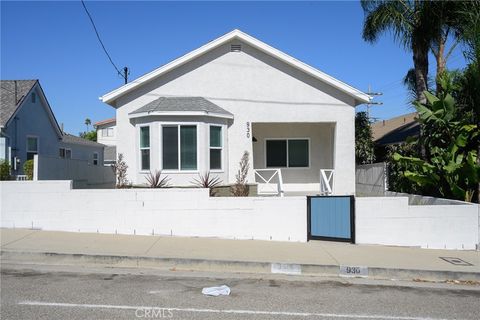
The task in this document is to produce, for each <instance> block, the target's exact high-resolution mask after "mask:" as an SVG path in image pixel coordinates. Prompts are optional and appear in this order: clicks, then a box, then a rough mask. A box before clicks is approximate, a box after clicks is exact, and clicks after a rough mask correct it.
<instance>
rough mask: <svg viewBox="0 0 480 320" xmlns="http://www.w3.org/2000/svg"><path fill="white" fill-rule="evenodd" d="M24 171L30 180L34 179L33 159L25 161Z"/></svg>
mask: <svg viewBox="0 0 480 320" xmlns="http://www.w3.org/2000/svg"><path fill="white" fill-rule="evenodd" d="M23 173H24V174H25V175H26V176H27V179H28V180H33V160H27V161H25V162H24V163H23Z"/></svg>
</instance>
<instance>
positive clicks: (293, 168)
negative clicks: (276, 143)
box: [263, 137, 311, 170]
mask: <svg viewBox="0 0 480 320" xmlns="http://www.w3.org/2000/svg"><path fill="white" fill-rule="evenodd" d="M273 140H285V141H286V142H287V143H286V145H287V166H286V167H279V166H277V167H268V166H267V141H273ZM288 140H307V141H308V166H306V167H290V166H289V165H290V163H289V162H290V159H289V158H288ZM263 150H264V151H263V153H264V154H263V156H264V159H265V168H267V169H274V168H285V169H291V170H298V169H300V170H304V169H310V167H311V161H310V159H311V158H310V155H311V146H310V138H307V137H305V138H304V137H298V138H297V137H292V138H265V141H264V145H263Z"/></svg>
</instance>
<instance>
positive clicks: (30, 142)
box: [27, 137, 38, 152]
mask: <svg viewBox="0 0 480 320" xmlns="http://www.w3.org/2000/svg"><path fill="white" fill-rule="evenodd" d="M27 151H30V152H36V151H38V139H37V138H35V137H28V138H27Z"/></svg>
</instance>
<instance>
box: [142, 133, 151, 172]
mask: <svg viewBox="0 0 480 320" xmlns="http://www.w3.org/2000/svg"><path fill="white" fill-rule="evenodd" d="M140 169H141V170H142V171H143V170H150V127H149V126H146V127H140Z"/></svg>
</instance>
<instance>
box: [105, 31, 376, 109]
mask: <svg viewBox="0 0 480 320" xmlns="http://www.w3.org/2000/svg"><path fill="white" fill-rule="evenodd" d="M234 39H237V40H241V41H243V42H244V43H246V44H248V45H250V46H252V47H254V48H256V49H258V50H260V51H262V52H264V53H266V54H268V55H270V56H272V57H274V58H276V59H278V60H280V61H283V62H284V63H286V64H288V65H290V66H292V67H294V68H297V69H298V70H301V71H303V72H305V73H306V74H308V75H310V76H313V77H314V78H316V79H318V80H320V81H322V82H324V83H327V84H329V85H331V86H332V87H334V88H336V89H338V90H340V91H342V92H344V93H346V94H347V95H349V96H351V97H353V98H354V99H355V101H356V103H357V104H361V103H367V102H369V101H370V100H371V97H370V96H369V95H367V94H366V93H364V92H362V91H360V90H358V89H355V88H353V87H351V86H349V85H348V84H346V83H344V82H342V81H340V80H337V79H335V78H333V77H332V76H329V75H328V74H326V73H323V72H322V71H320V70H317V69H315V68H313V67H311V66H309V65H307V64H306V63H303V62H301V61H299V60H297V59H295V58H293V57H291V56H289V55H287V54H286V53H283V52H282V51H280V50H277V49H275V48H273V47H271V46H269V45H267V44H266V43H264V42H262V41H260V40H258V39H256V38H254V37H252V36H250V35H248V34H246V33H244V32H242V31H240V30H238V29H235V30H233V31H231V32H229V33H227V34H225V35H223V36H221V37H219V38H217V39H215V40H213V41H211V42H209V43H207V44H205V45H204V46H202V47H200V48H198V49H196V50H193V51H191V52H189V53H187V54H186V55H184V56H182V57H180V58H178V59H176V60H173V61H172V62H169V63H167V64H166V65H164V66H162V67H160V68H157V69H155V70H153V71H151V72H149V73H147V74H145V75H143V76H141V77H139V78H137V79H135V80H133V81H132V82H130V83H127V84H125V85H123V86H121V87H120V88H117V89H115V90H113V91H111V92H109V93H107V94H105V95H103V96H102V97H100V100H102V101H103V102H105V103H108V104H110V105H114V102H115V100H116V99H118V98H119V97H121V96H123V95H124V94H126V93H128V92H131V91H132V90H134V89H136V88H139V87H140V86H142V85H143V84H145V83H148V82H150V81H152V80H153V79H156V78H158V77H160V76H162V75H163V74H165V73H167V72H169V71H171V70H173V69H175V68H177V67H179V66H181V65H183V64H185V63H187V62H189V61H192V60H194V59H196V58H198V57H200V56H202V55H204V54H206V53H207V52H209V51H211V50H213V49H215V48H217V47H219V46H221V45H223V44H225V43H227V42H229V41H231V40H234Z"/></svg>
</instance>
